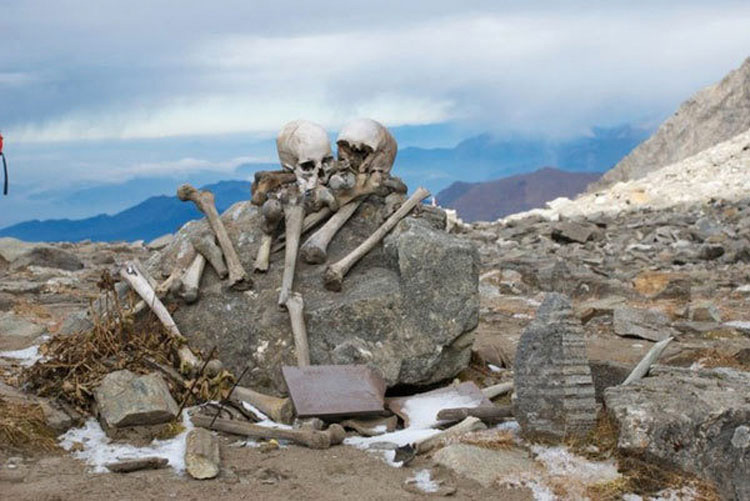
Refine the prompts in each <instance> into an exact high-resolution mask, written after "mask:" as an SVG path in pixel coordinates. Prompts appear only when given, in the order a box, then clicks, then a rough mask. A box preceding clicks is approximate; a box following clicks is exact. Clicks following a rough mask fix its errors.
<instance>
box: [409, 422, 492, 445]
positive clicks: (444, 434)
mask: <svg viewBox="0 0 750 501" xmlns="http://www.w3.org/2000/svg"><path fill="white" fill-rule="evenodd" d="M485 429H487V426H486V425H485V424H484V423H483V422H482V420H481V419H479V418H475V417H472V416H469V417H467V418H466V419H464V420H463V421H461V422H460V423H458V424H455V425H453V426H451V427H450V428H447V429H445V430H443V431H441V432H440V433H438V434H437V435H433V436H431V437H429V438H426V439H424V440H420V441H419V442H417V444H416V445H417V454H424V453H425V452H429V451H431V450H432V449H434V448H435V447H437V446H438V445H440V444H441V443H442V442H444V441H446V440H448V439H450V438H454V437H457V436H460V435H463V434H464V433H470V432H472V431H479V430H485Z"/></svg>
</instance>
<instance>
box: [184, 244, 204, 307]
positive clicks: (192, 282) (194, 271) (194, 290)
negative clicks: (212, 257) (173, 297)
mask: <svg viewBox="0 0 750 501" xmlns="http://www.w3.org/2000/svg"><path fill="white" fill-rule="evenodd" d="M205 268H206V258H205V257H203V255H202V254H200V253H197V254H196V255H195V259H193V262H192V263H191V264H190V266H189V267H188V269H187V271H186V272H185V275H183V277H182V292H181V293H180V296H181V297H182V299H184V300H185V302H186V303H187V304H192V303H194V302H196V301H197V300H198V291H199V290H200V285H201V278H202V277H203V270H204V269H205Z"/></svg>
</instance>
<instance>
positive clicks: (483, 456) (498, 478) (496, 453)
mask: <svg viewBox="0 0 750 501" xmlns="http://www.w3.org/2000/svg"><path fill="white" fill-rule="evenodd" d="M433 460H434V461H435V462H436V463H437V464H439V465H441V466H444V467H445V468H449V469H451V470H453V471H455V472H456V473H458V474H459V475H463V476H465V477H468V478H470V479H472V480H475V481H476V482H479V483H480V484H481V485H482V486H484V487H490V486H492V485H493V484H495V482H503V481H504V480H506V479H514V478H517V477H518V476H519V475H524V474H528V473H530V472H534V471H536V470H539V466H538V465H537V464H536V463H535V462H534V460H533V459H532V458H531V456H530V455H529V453H528V452H526V451H525V450H522V449H518V448H508V449H485V448H483V447H477V446H475V445H468V444H453V445H449V446H447V447H443V448H442V449H440V450H439V451H437V452H436V453H435V454H434V455H433Z"/></svg>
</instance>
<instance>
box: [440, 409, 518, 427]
mask: <svg viewBox="0 0 750 501" xmlns="http://www.w3.org/2000/svg"><path fill="white" fill-rule="evenodd" d="M469 416H471V417H475V418H479V419H481V420H482V422H483V423H486V424H497V423H502V422H503V421H505V420H506V419H507V418H510V417H513V406H512V405H501V406H497V405H480V406H479V407H455V408H451V409H442V410H441V411H440V412H438V413H437V418H438V419H439V420H440V421H453V422H457V421H461V420H462V419H466V418H467V417H469Z"/></svg>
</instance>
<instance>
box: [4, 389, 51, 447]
mask: <svg viewBox="0 0 750 501" xmlns="http://www.w3.org/2000/svg"><path fill="white" fill-rule="evenodd" d="M0 444H3V446H4V447H10V448H11V449H12V450H14V451H18V452H27V453H29V452H38V451H45V452H50V451H54V450H56V449H57V442H56V440H55V432H54V431H53V430H52V429H50V428H49V427H48V426H47V424H46V422H45V420H44V412H43V411H42V408H41V406H39V405H37V404H22V403H14V402H9V401H7V400H4V399H2V398H0Z"/></svg>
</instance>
